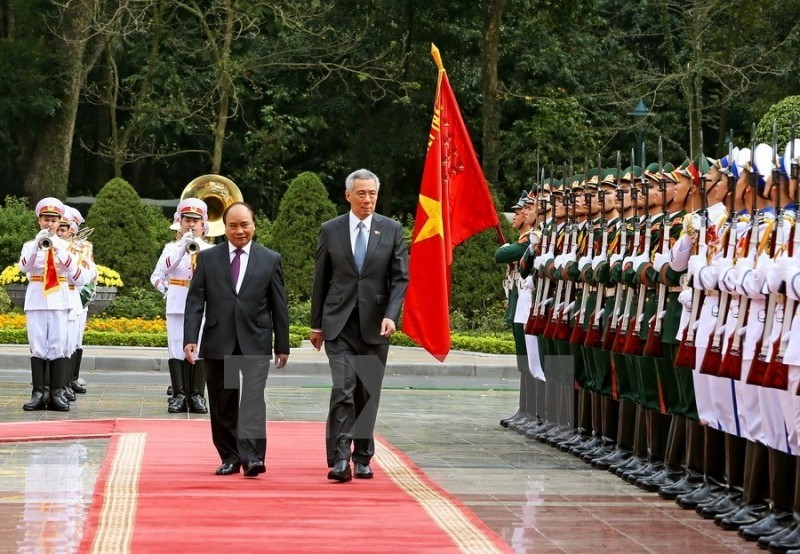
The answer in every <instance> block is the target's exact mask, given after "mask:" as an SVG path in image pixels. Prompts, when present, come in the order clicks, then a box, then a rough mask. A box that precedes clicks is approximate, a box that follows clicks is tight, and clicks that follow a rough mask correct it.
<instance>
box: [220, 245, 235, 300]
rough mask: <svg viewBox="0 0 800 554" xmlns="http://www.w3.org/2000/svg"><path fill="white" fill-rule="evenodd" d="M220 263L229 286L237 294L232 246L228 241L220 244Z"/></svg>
mask: <svg viewBox="0 0 800 554" xmlns="http://www.w3.org/2000/svg"><path fill="white" fill-rule="evenodd" d="M219 263H220V267H221V268H222V271H223V273H225V279H226V280H227V281H228V286H229V287H231V290H232V291H233V293H234V294H236V283H234V282H233V275H231V254H230V246H229V244H228V242H227V241H225V242H223V243H221V244H220V246H219Z"/></svg>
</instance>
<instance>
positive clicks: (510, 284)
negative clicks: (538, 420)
mask: <svg viewBox="0 0 800 554" xmlns="http://www.w3.org/2000/svg"><path fill="white" fill-rule="evenodd" d="M527 196H528V191H526V190H523V191H522V194H521V195H520V198H519V200H518V201H517V203H516V204H514V205H513V206H512V207H511V209H512V210H513V211H514V218H513V219H512V221H511V225H512V226H513V227H514V229H515V230H517V231H518V232H519V238H518V240H517V241H516V242H515V243H513V244H512V243H506V244H504V245H502V246H501V247H499V248H498V249H497V250H496V251H495V253H494V261H495V262H497V263H500V264H507V266H508V269H507V271H506V278H505V281H504V282H503V289H504V291H505V293H506V298H507V299H508V307H507V308H506V321H507V322H508V323H510V324H511V326H512V327H511V328H512V332H513V335H514V351H515V353H516V356H517V369H518V370H519V372H520V400H519V409H518V410H517V413H515V414H514V415H513V416H511V417H510V418H506V419H503V420H501V421H500V424H501V425H502V426H503V427H509V428H511V429H514V430H516V428H517V426H518V425H521V424H523V423H525V424H526V423H528V422H530V420H531V418H533V417H535V416H534V414H530V413H528V412H527V411H526V407H527V404H526V399H525V390H526V388H525V381H524V378H525V373H527V371H528V356H527V352H526V350H525V329H524V324H522V323H515V322H514V320H515V315H516V312H517V301H518V299H519V294H520V291H519V283H518V282H519V261H520V259H521V258H522V255H523V254H524V253H525V250H527V248H528V244H529V237H528V232H529V231H530V222H529V212H530V209H531V208H530V207H529V206H527V205H526V200H527ZM527 292H528V293H530V291H527Z"/></svg>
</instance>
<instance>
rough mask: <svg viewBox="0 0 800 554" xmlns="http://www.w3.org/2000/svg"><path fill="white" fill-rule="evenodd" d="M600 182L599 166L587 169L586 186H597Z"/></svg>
mask: <svg viewBox="0 0 800 554" xmlns="http://www.w3.org/2000/svg"><path fill="white" fill-rule="evenodd" d="M599 184H600V168H599V167H593V168H592V169H590V170H589V171H587V172H586V186H587V187H592V188H597V186H598V185H599Z"/></svg>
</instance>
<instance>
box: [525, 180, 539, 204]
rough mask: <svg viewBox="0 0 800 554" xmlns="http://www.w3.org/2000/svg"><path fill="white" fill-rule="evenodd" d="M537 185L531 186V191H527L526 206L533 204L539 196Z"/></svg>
mask: <svg viewBox="0 0 800 554" xmlns="http://www.w3.org/2000/svg"><path fill="white" fill-rule="evenodd" d="M539 190H540V189H539V185H533V186H532V187H531V190H529V191H528V195H527V196H526V197H525V203H526V204H535V203H536V198H537V197H538V196H539Z"/></svg>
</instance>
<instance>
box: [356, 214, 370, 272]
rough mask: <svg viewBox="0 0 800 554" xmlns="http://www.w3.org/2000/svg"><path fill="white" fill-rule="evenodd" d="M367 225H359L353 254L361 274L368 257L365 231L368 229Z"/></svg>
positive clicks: (360, 223) (361, 223)
mask: <svg viewBox="0 0 800 554" xmlns="http://www.w3.org/2000/svg"><path fill="white" fill-rule="evenodd" d="M366 228H367V227H366V225H364V222H363V221H360V222H359V223H358V233H357V234H356V249H355V252H354V253H353V257H354V258H355V260H356V268H357V269H358V272H359V273H361V268H362V267H364V258H366V256H367V239H366V237H365V236H364V230H365V229H366Z"/></svg>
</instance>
